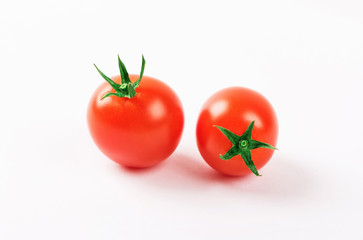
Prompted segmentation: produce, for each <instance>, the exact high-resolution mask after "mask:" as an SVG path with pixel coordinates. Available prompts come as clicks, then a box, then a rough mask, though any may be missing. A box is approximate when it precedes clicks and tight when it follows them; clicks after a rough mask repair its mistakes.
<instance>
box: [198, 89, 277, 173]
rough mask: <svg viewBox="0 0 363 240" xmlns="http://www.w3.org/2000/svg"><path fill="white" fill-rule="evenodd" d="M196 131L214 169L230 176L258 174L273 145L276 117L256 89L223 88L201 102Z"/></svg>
mask: <svg viewBox="0 0 363 240" xmlns="http://www.w3.org/2000/svg"><path fill="white" fill-rule="evenodd" d="M196 135H197V144H198V149H199V151H200V153H201V155H202V157H203V158H204V160H205V161H206V162H207V163H208V164H209V165H210V166H211V167H212V168H214V169H215V170H217V171H219V172H221V173H224V174H227V175H232V176H241V175H245V174H248V173H251V172H253V173H254V174H255V175H259V173H258V169H260V168H262V167H263V166H264V165H265V164H266V163H267V162H268V161H269V159H270V158H271V156H272V154H273V152H274V149H276V148H275V147H273V146H276V142H277V135H278V123H277V117H276V114H275V112H274V109H273V108H272V106H271V104H270V102H269V101H268V100H267V99H266V98H265V97H264V96H262V95H261V94H259V93H258V92H256V91H253V90H251V89H248V88H243V87H231V88H226V89H223V90H221V91H219V92H217V93H215V94H214V95H212V96H211V97H210V98H209V99H208V100H207V102H206V103H205V104H204V105H203V107H202V110H201V113H200V115H199V119H198V122H197V129H196Z"/></svg>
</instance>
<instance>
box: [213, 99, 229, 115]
mask: <svg viewBox="0 0 363 240" xmlns="http://www.w3.org/2000/svg"><path fill="white" fill-rule="evenodd" d="M227 108H228V102H227V101H225V100H220V101H218V102H215V103H214V104H213V105H212V106H211V107H210V112H211V115H212V116H218V115H220V114H222V113H224V112H225V111H226V110H227Z"/></svg>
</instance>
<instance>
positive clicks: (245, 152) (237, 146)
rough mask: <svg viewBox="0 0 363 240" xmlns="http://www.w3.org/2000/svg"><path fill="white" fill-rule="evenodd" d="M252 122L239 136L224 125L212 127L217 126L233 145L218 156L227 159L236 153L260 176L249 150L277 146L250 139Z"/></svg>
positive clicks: (253, 122)
mask: <svg viewBox="0 0 363 240" xmlns="http://www.w3.org/2000/svg"><path fill="white" fill-rule="evenodd" d="M254 124H255V121H252V122H251V123H250V124H249V125H248V127H247V129H246V131H245V132H244V133H243V134H242V135H241V136H239V135H237V134H235V133H233V132H231V131H230V130H228V129H226V128H224V127H221V126H216V125H214V127H216V128H218V129H219V130H220V131H221V132H222V133H223V134H224V135H225V136H226V137H227V138H228V140H229V141H230V142H231V143H232V145H233V146H232V147H231V148H230V149H229V150H228V151H227V152H226V153H225V154H224V155H222V154H220V155H219V158H220V159H222V160H229V159H231V158H232V157H234V156H236V155H240V156H241V157H242V159H243V161H244V163H245V164H246V166H247V167H248V168H249V169H250V170H251V172H253V173H254V174H255V175H256V176H261V175H260V174H259V173H258V171H257V168H256V166H255V164H254V162H253V161H252V158H251V150H253V149H256V148H267V149H273V150H277V148H275V147H273V146H272V145H270V144H268V143H264V142H260V141H257V140H254V139H252V130H253V127H254Z"/></svg>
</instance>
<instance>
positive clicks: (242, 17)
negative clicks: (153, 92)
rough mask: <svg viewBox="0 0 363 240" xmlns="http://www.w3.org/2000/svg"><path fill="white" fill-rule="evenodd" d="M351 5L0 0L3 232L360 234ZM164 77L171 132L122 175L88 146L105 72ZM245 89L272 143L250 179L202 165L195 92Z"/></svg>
mask: <svg viewBox="0 0 363 240" xmlns="http://www.w3.org/2000/svg"><path fill="white" fill-rule="evenodd" d="M362 12H363V3H362V1H360V0H356V1H354V0H346V1H339V0H334V1H331V0H326V1H325V0H298V1H287V0H286V1H282V0H277V1H268V0H266V1H180V2H172V1H113V2H112V1H100V0H99V1H95V0H92V1H90V0H89V1H86V0H83V1H82V0H72V1H71V0H69V1H40V0H33V1H25V0H18V1H16V0H15V1H7V0H5V1H1V3H0V69H1V71H0V111H1V113H0V114H1V118H0V123H1V124H0V239H4V240H8V239H9V240H10V239H11V240H13V239H37V240H42V239H227V238H228V239H321V238H323V239H343V238H345V239H347V238H350V239H363V233H362V227H363V224H362V222H363V219H362V214H363V207H362V202H363V194H362V189H363V176H362V167H363V158H362V155H361V150H360V149H361V148H362V135H363V129H362V123H363V115H362V107H361V105H362V102H363V97H362V90H363V88H362V87H363V85H362V77H363V15H362ZM117 54H120V56H121V58H122V59H123V60H124V62H125V64H126V66H127V67H128V70H129V72H130V73H139V71H140V64H141V54H144V55H145V58H146V61H147V63H146V69H145V74H146V75H149V76H153V77H156V78H158V79H160V80H162V81H164V82H166V83H167V84H168V85H170V86H171V87H172V88H173V89H174V90H175V91H176V92H177V94H178V95H179V97H180V99H181V101H182V102H183V106H184V111H185V120H186V122H185V128H184V133H183V138H182V140H181V142H180V145H179V147H178V148H177V150H176V151H175V153H174V154H173V155H172V156H171V157H170V158H169V159H168V160H166V161H165V162H163V163H162V164H160V165H158V166H157V167H154V168H151V169H145V170H138V171H136V170H133V171H132V170H127V169H124V168H122V167H119V166H118V165H117V164H115V163H113V162H112V161H111V160H109V159H107V158H106V157H105V156H104V155H102V154H101V153H100V151H99V150H98V149H97V148H96V146H95V145H94V143H93V142H92V140H91V138H90V136H89V133H88V129H87V125H86V108H87V103H88V101H89V98H90V96H91V94H92V92H93V91H94V89H95V88H96V87H97V86H98V85H99V84H101V83H102V81H103V79H102V78H101V77H100V76H99V75H98V73H97V72H96V70H95V69H94V67H93V65H92V64H93V63H96V64H97V65H98V66H99V67H100V69H101V70H102V71H104V72H105V73H106V74H108V75H111V76H112V75H116V74H118V68H117ZM229 86H246V87H249V88H253V89H255V90H256V91H259V92H260V93H262V94H263V95H265V96H266V97H267V98H268V99H269V100H270V101H271V103H272V104H273V106H274V107H275V110H276V112H277V115H278V118H279V125H280V133H279V141H278V145H277V147H278V148H279V149H280V150H279V151H277V152H276V153H275V154H274V156H273V158H272V159H271V161H270V162H269V163H268V164H267V165H266V166H265V167H264V168H263V169H262V170H261V171H260V172H261V174H263V177H255V176H253V175H250V176H247V177H242V178H228V177H224V176H221V175H219V174H218V173H216V172H215V171H214V170H212V169H211V168H209V167H208V166H207V165H206V163H205V162H204V161H203V159H202V158H201V156H200V155H199V152H198V150H197V147H196V144H195V124H196V119H197V117H198V112H199V110H200V108H201V106H202V104H203V102H204V101H205V100H206V99H207V98H208V97H209V96H210V95H211V94H213V93H214V92H216V91H217V90H219V89H222V88H225V87H229Z"/></svg>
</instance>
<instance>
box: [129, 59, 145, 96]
mask: <svg viewBox="0 0 363 240" xmlns="http://www.w3.org/2000/svg"><path fill="white" fill-rule="evenodd" d="M144 69H145V58H144V55H142V62H141V71H140V77H139V79H137V81H135V82H134V83H133V84H132V86H133V88H134V89H136V88H137V87H138V86H139V84H140V81H141V78H142V76H144Z"/></svg>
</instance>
